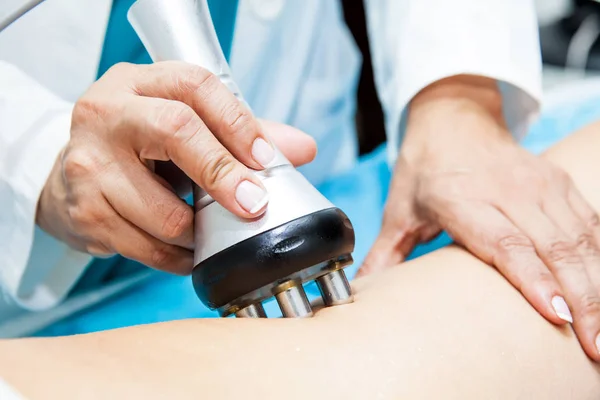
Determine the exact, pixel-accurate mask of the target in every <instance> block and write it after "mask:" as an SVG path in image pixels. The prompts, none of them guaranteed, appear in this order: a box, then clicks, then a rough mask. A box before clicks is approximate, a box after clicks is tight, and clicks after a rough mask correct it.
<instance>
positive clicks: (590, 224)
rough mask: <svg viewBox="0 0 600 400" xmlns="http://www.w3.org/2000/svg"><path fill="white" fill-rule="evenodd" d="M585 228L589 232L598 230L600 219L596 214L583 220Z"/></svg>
mask: <svg viewBox="0 0 600 400" xmlns="http://www.w3.org/2000/svg"><path fill="white" fill-rule="evenodd" d="M585 223H586V227H587V228H588V229H591V230H596V229H598V228H600V218H599V217H598V214H596V213H593V214H591V215H589V216H588V217H587V218H586V219H585Z"/></svg>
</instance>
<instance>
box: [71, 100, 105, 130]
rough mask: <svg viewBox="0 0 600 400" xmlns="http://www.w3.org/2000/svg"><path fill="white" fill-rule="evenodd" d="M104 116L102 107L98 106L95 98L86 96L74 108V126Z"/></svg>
mask: <svg viewBox="0 0 600 400" xmlns="http://www.w3.org/2000/svg"><path fill="white" fill-rule="evenodd" d="M101 114H102V107H101V106H100V105H99V104H98V102H97V100H96V98H95V96H93V95H91V94H86V95H84V96H82V97H80V98H79V99H78V100H77V102H75V106H74V107H73V113H72V122H73V125H74V126H76V125H79V124H83V123H85V122H86V121H89V120H90V119H91V118H94V117H97V116H98V115H101Z"/></svg>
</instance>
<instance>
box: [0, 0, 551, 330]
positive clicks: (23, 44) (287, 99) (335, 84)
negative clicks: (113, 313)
mask: <svg viewBox="0 0 600 400" xmlns="http://www.w3.org/2000/svg"><path fill="white" fill-rule="evenodd" d="M18 2H19V1H18V0H10V1H9V0H3V1H2V5H0V18H1V16H2V15H5V14H6V13H7V10H8V7H11V6H13V5H14V4H17V3H18ZM110 4H111V1H110V0H93V1H81V0H47V1H46V2H45V3H43V4H42V5H40V6H39V7H38V8H37V9H35V10H33V11H32V12H30V13H29V14H27V15H26V16H25V17H24V18H22V19H21V20H20V21H18V22H16V23H15V24H14V25H13V26H11V27H9V28H8V29H7V30H6V31H4V32H3V33H1V34H0V239H1V240H0V282H1V284H2V286H3V290H4V292H5V294H6V295H7V296H8V298H9V300H10V301H13V302H14V303H16V304H17V305H18V306H19V307H22V308H25V309H30V310H42V309H47V308H50V307H53V306H56V305H57V304H58V303H59V302H60V301H61V300H62V299H63V298H64V297H65V295H66V294H67V293H68V292H69V290H70V289H71V288H72V287H73V285H74V284H75V283H76V281H77V279H78V278H79V277H80V276H81V274H82V272H83V271H84V270H85V268H86V266H87V265H88V263H89V262H90V260H91V258H90V257H89V256H88V255H86V254H82V253H79V252H76V251H74V250H71V249H69V248H68V247H67V246H66V245H64V244H62V243H59V242H58V241H56V240H54V239H53V238H51V237H49V236H48V235H46V234H44V233H43V232H41V231H40V230H39V229H38V228H36V227H35V223H34V221H35V212H36V203H37V201H38V198H39V195H40V193H41V190H42V188H43V185H44V183H45V180H46V179H47V176H48V174H49V172H50V169H51V167H52V165H53V163H54V161H55V159H56V157H57V155H58V153H59V151H60V149H61V148H62V147H63V146H64V145H65V143H67V140H68V138H69V126H70V112H71V109H72V107H73V103H74V102H75V101H76V100H77V98H78V97H79V96H80V95H81V94H83V93H84V92H85V90H86V89H87V88H88V87H89V86H90V85H91V84H92V82H94V80H95V78H96V72H97V67H98V62H99V59H100V54H101V49H102V45H103V39H104V33H105V29H106V24H107V20H108V15H109V11H110ZM366 9H367V22H368V31H369V36H370V42H371V50H372V53H373V62H374V71H375V77H376V85H377V89H378V92H379V95H380V98H381V100H382V104H383V107H384V111H385V121H386V131H387V136H388V143H389V146H388V147H389V148H390V161H393V159H394V157H395V152H396V150H397V148H398V146H399V145H400V143H401V140H402V126H403V118H404V116H405V115H406V112H405V111H406V108H407V104H408V103H409V101H410V99H411V98H412V97H413V96H414V95H415V94H416V93H418V92H419V91H420V90H421V89H422V88H424V87H425V86H427V85H429V84H430V83H432V82H434V81H436V80H439V79H441V78H443V77H447V76H451V75H454V74H460V73H471V74H479V75H485V76H489V77H492V78H495V79H497V80H498V81H499V84H500V87H501V89H502V92H503V95H504V106H505V114H506V118H507V121H508V123H509V127H510V128H511V130H512V131H513V132H514V133H515V135H518V136H520V135H522V134H523V133H524V132H525V130H526V127H527V125H528V123H529V122H530V121H531V119H532V118H533V117H534V116H535V115H536V113H537V111H538V104H539V98H540V95H541V62H540V55H539V50H538V38H537V26H536V15H535V10H534V5H533V2H532V1H526V0H503V1H491V0H488V1H485V0H454V1H449V0H366ZM360 62H361V61H360V53H359V52H358V50H357V48H356V46H355V44H354V42H353V40H352V36H351V34H350V33H349V31H348V29H347V27H346V26H345V24H344V21H343V16H342V12H341V6H340V4H339V2H337V1H332V0H241V1H240V7H239V12H238V19H237V25H236V34H235V37H234V45H233V50H232V55H231V64H232V70H233V74H234V76H235V78H236V80H237V81H238V84H239V86H240V88H241V89H242V92H243V93H244V95H245V97H246V99H247V100H248V102H249V104H250V105H251V106H252V108H253V110H254V112H255V113H256V114H257V115H258V116H260V117H263V118H269V119H273V120H276V121H281V122H285V123H289V124H292V125H295V126H297V127H299V128H301V129H303V130H305V131H306V132H308V133H310V134H312V135H313V136H314V137H315V138H316V139H317V143H318V145H319V148H320V151H319V155H318V156H317V160H316V161H315V162H314V164H313V165H312V166H308V167H306V168H305V169H304V170H303V172H304V173H305V174H306V175H307V176H308V177H309V178H310V179H311V180H312V181H313V182H318V181H319V180H320V179H322V178H324V177H325V175H324V171H328V172H336V171H340V170H343V169H344V168H348V167H350V166H351V165H352V163H353V161H354V160H355V159H356V153H357V150H356V148H357V146H356V139H355V132H354V125H353V123H354V119H353V118H354V111H355V101H354V96H355V92H356V86H357V77H358V73H359V71H360ZM1 297H2V296H0V303H1V302H2V301H1ZM10 310H11V309H10V307H7V306H6V305H4V306H2V305H1V304H0V322H2V320H3V318H4V319H6V318H8V315H9V313H10V312H11V311H10ZM12 312H14V307H13V311H12ZM3 313H4V314H3Z"/></svg>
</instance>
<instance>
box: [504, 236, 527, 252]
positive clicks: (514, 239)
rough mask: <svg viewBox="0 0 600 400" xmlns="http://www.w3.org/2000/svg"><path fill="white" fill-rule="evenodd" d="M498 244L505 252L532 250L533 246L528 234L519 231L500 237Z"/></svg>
mask: <svg viewBox="0 0 600 400" xmlns="http://www.w3.org/2000/svg"><path fill="white" fill-rule="evenodd" d="M497 244H498V248H499V249H500V250H501V251H503V252H514V251H520V250H530V249H531V248H532V246H533V245H532V243H531V240H529V238H528V237H527V236H525V235H521V234H518V233H514V234H508V235H503V236H502V237H500V239H498V242H497Z"/></svg>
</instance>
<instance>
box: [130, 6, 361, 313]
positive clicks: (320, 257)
mask: <svg viewBox="0 0 600 400" xmlns="http://www.w3.org/2000/svg"><path fill="white" fill-rule="evenodd" d="M128 19H129V22H130V23H131V25H132V26H133V28H134V30H135V31H136V33H137V35H138V36H139V38H140V40H141V41H142V43H143V44H144V46H145V48H146V50H147V51H148V53H149V54H150V57H151V58H152V60H153V61H154V62H158V61H167V60H178V61H184V62H187V63H191V64H195V65H198V66H200V67H203V68H205V69H207V70H208V71H210V72H211V73H213V74H214V75H216V76H218V77H219V79H220V80H221V82H222V83H223V84H225V85H226V86H227V87H228V88H229V89H230V90H231V91H232V92H233V93H234V94H235V96H236V97H237V98H238V99H239V100H240V101H244V100H243V97H242V95H241V93H240V90H239V88H238V87H237V85H236V83H235V82H234V80H233V78H232V75H231V72H230V69H229V65H228V64H227V61H226V59H225V56H224V55H223V51H222V49H221V46H220V45H219V41H218V38H217V34H216V31H215V27H214V25H213V22H212V19H211V16H210V10H209V7H208V3H207V1H206V0H169V1H167V0H138V1H137V2H136V3H134V4H133V5H132V6H131V8H130V10H129V13H128ZM276 154H277V155H276V157H275V160H274V161H273V162H272V163H271V164H270V165H269V166H268V168H266V169H265V170H262V171H254V173H255V174H256V175H257V176H258V177H259V178H260V179H261V180H262V182H263V184H264V186H265V187H266V189H267V191H268V193H269V204H268V206H267V211H266V212H265V213H264V214H263V215H262V216H260V217H258V218H256V219H253V220H245V219H242V218H238V217H237V216H235V215H234V214H232V213H230V212H229V211H227V210H226V209H225V208H224V207H222V206H221V205H220V204H218V203H217V202H216V201H214V200H213V199H212V198H211V197H210V196H209V195H208V194H207V193H206V192H205V191H203V190H202V189H201V188H200V187H198V186H196V185H194V210H195V218H194V229H195V233H194V234H195V246H196V247H195V252H194V265H195V267H194V270H193V273H192V281H193V284H194V289H195V291H196V293H197V294H198V297H199V298H200V300H201V301H202V302H203V303H204V304H206V305H207V306H208V307H210V308H211V309H213V310H218V312H219V313H220V315H221V316H229V315H231V314H235V315H236V316H237V317H265V316H266V314H265V310H264V308H263V305H262V302H263V301H265V300H267V299H269V298H271V297H273V296H274V297H275V298H276V300H277V303H278V304H279V306H280V308H281V311H282V314H283V316H284V317H310V316H312V308H311V305H310V303H309V301H308V299H307V296H306V293H305V291H304V289H303V286H302V285H303V284H305V283H307V282H310V281H316V283H317V286H318V287H319V290H320V292H321V295H322V297H323V301H324V303H325V305H327V306H332V305H338V304H346V303H350V302H352V301H353V296H352V291H351V288H350V285H349V284H348V280H347V278H346V275H345V274H344V271H343V268H344V267H346V266H348V265H350V264H351V263H352V255H351V253H352V252H353V251H354V230H353V228H352V224H351V222H350V220H349V219H348V217H347V216H346V215H345V214H344V213H343V212H342V211H341V210H340V209H338V208H336V207H335V206H334V205H333V204H332V203H331V202H329V201H328V200H327V199H326V198H325V197H324V196H323V195H322V194H321V193H320V192H319V191H318V190H317V189H316V188H315V187H313V186H312V185H311V184H310V183H309V182H308V181H307V180H306V178H304V176H303V175H302V174H301V173H300V172H298V171H297V170H296V169H295V168H294V167H293V166H292V164H291V163H290V162H289V161H288V160H287V159H286V158H285V156H284V155H283V154H282V153H281V152H280V151H279V150H277V149H276Z"/></svg>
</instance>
